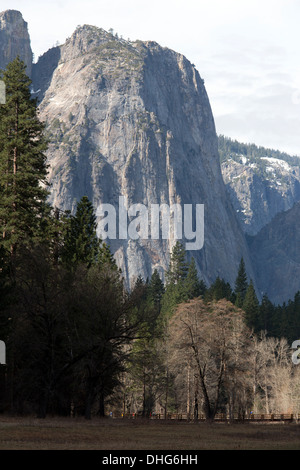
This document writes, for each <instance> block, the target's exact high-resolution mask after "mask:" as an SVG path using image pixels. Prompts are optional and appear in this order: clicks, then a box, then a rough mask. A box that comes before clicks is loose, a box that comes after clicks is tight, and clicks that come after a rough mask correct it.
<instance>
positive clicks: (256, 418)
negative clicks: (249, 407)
mask: <svg viewBox="0 0 300 470" xmlns="http://www.w3.org/2000/svg"><path fill="white" fill-rule="evenodd" d="M111 417H113V418H123V419H141V418H143V416H142V415H140V414H137V413H132V414H126V415H113V414H111ZM148 418H149V419H151V420H174V421H194V422H195V421H205V416H204V415H199V416H198V418H195V417H194V416H193V415H189V414H187V413H171V414H170V413H169V414H167V416H166V415H165V414H164V413H162V414H159V413H158V414H152V415H150V416H149V417H148ZM214 420H215V421H216V422H229V421H240V422H293V421H298V415H294V414H285V413H277V414H264V413H250V414H249V415H247V416H238V415H234V416H233V417H231V418H230V417H229V416H227V415H225V414H217V415H216V416H215V419H214Z"/></svg>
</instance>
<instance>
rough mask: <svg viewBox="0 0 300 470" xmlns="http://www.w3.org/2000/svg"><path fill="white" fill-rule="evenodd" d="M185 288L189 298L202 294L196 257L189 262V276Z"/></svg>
mask: <svg viewBox="0 0 300 470" xmlns="http://www.w3.org/2000/svg"><path fill="white" fill-rule="evenodd" d="M185 289H186V292H187V296H188V298H189V299H194V298H195V297H199V296H200V295H201V291H202V289H201V285H200V281H199V278H198V272H197V268H196V262H195V258H192V259H191V262H190V263H189V267H188V272H187V276H186V279H185Z"/></svg>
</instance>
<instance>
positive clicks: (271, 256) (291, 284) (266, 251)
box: [249, 202, 300, 304]
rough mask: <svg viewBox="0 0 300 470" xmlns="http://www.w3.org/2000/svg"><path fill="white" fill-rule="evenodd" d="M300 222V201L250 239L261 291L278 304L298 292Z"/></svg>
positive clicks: (286, 300)
mask: <svg viewBox="0 0 300 470" xmlns="http://www.w3.org/2000/svg"><path fill="white" fill-rule="evenodd" d="M299 220H300V202H298V203H296V204H295V205H294V206H293V207H292V208H291V209H290V210H288V211H286V212H282V213H280V214H277V215H276V217H274V219H273V220H272V221H271V222H270V223H269V224H268V225H266V226H265V227H264V228H263V229H262V230H261V231H260V232H259V233H258V234H257V235H256V236H255V237H251V238H250V240H249V245H250V250H251V254H252V258H253V261H254V265H255V271H256V279H257V285H258V288H259V291H260V293H261V294H263V293H267V294H268V296H269V298H270V299H271V300H272V302H274V303H275V304H282V303H283V302H288V300H289V299H293V298H294V295H295V294H296V292H298V291H299V277H300V227H299Z"/></svg>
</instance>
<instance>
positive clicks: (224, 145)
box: [218, 135, 300, 166]
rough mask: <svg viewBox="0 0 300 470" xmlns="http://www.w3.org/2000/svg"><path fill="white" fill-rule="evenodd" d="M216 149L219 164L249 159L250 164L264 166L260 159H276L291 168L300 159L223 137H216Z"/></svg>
mask: <svg viewBox="0 0 300 470" xmlns="http://www.w3.org/2000/svg"><path fill="white" fill-rule="evenodd" d="M218 149H219V154H220V160H221V163H223V162H224V161H226V160H228V158H232V159H233V160H235V161H240V159H241V157H242V156H243V157H246V158H248V159H249V161H250V163H256V164H261V165H264V164H265V165H266V163H264V162H263V161H262V160H261V159H262V158H265V157H267V158H276V159H278V160H284V161H285V162H287V163H288V164H289V165H291V166H299V165H300V157H298V156H292V155H289V154H287V153H285V152H280V151H279V150H273V149H267V148H265V147H258V146H257V145H255V144H245V143H241V142H238V141H237V140H233V139H230V138H229V137H225V136H224V135H219V136H218Z"/></svg>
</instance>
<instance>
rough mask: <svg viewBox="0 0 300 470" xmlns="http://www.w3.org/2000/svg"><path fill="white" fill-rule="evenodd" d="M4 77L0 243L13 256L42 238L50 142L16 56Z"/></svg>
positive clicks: (0, 113) (0, 120)
mask: <svg viewBox="0 0 300 470" xmlns="http://www.w3.org/2000/svg"><path fill="white" fill-rule="evenodd" d="M0 78H1V80H3V81H4V83H5V85H6V104H5V105H1V106H0V235H1V241H0V243H1V244H2V246H3V247H4V248H5V249H6V250H9V251H10V253H11V254H14V253H15V251H16V248H17V246H18V245H20V244H23V243H26V242H28V241H29V240H34V239H38V238H39V237H41V235H42V223H43V218H44V216H45V214H46V212H47V210H48V206H47V204H46V199H47V183H46V177H47V163H46V155H45V151H46V149H47V142H46V140H45V137H44V133H43V132H44V124H43V123H41V122H40V120H39V117H38V111H37V101H36V100H35V99H32V98H31V93H30V85H31V80H30V79H29V78H28V76H27V75H26V66H25V65H24V63H23V62H22V61H21V60H20V59H19V58H18V57H17V58H16V59H15V60H14V61H13V62H11V63H10V64H8V66H7V68H6V70H5V71H4V72H3V73H2V74H1V76H0Z"/></svg>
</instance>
